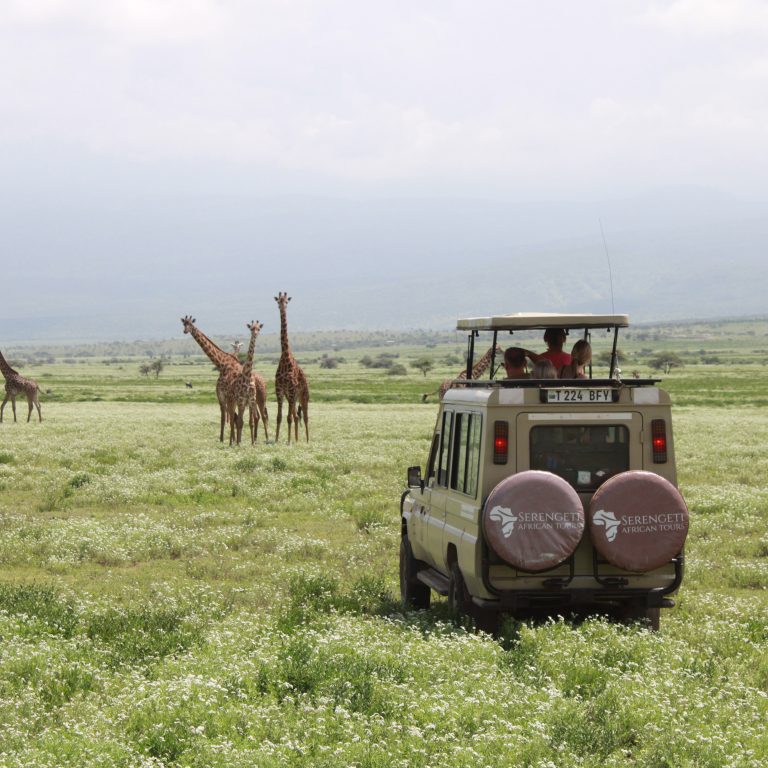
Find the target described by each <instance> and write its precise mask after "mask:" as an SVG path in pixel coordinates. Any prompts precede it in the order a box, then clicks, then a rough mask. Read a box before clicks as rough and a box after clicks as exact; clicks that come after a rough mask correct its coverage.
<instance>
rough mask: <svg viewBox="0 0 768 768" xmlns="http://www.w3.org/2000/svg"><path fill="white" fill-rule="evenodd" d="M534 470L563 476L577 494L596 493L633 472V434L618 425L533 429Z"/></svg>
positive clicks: (531, 435) (532, 456)
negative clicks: (618, 476)
mask: <svg viewBox="0 0 768 768" xmlns="http://www.w3.org/2000/svg"><path fill="white" fill-rule="evenodd" d="M530 439H531V469H541V470H544V471H545V472H552V473H553V474H555V475H559V476H560V477H562V478H563V479H564V480H566V481H567V482H568V483H570V484H571V485H572V486H573V487H574V488H575V489H576V490H577V491H584V492H587V491H594V490H595V489H597V488H598V487H599V486H600V485H601V484H602V483H604V482H605V481H606V480H607V479H608V478H609V477H611V476H612V475H615V474H618V473H619V472H625V471H627V470H628V469H629V430H628V429H627V427H626V426H624V425H623V424H617V425H603V424H599V425H597V424H596V425H581V426H577V425H569V426H567V427H562V426H550V425H541V426H537V427H533V428H532V429H531V432H530Z"/></svg>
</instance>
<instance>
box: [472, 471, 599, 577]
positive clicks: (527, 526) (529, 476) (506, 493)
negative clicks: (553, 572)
mask: <svg viewBox="0 0 768 768" xmlns="http://www.w3.org/2000/svg"><path fill="white" fill-rule="evenodd" d="M483 531H484V532H485V537H486V540H487V541H488V543H489V544H490V546H491V547H492V548H493V550H494V552H496V554H497V555H498V556H499V557H500V558H502V560H504V561H505V562H507V563H509V564H510V565H513V566H515V568H517V569H519V570H521V571H545V570H547V569H549V568H554V567H555V566H556V565H559V564H560V563H561V562H563V560H565V559H566V558H567V557H569V556H570V555H571V554H572V553H573V550H574V549H576V547H577V546H578V543H579V541H581V537H582V535H583V533H584V507H583V506H582V503H581V501H580V500H579V496H578V494H577V493H576V491H574V490H573V488H571V486H570V485H568V483H567V482H566V481H565V480H563V479H562V478H561V477H558V476H557V475H553V474H552V473H551V472H539V471H537V470H530V471H528V472H521V473H520V474H517V475H512V476H511V477H507V478H505V479H504V480H502V481H501V482H500V483H499V484H498V485H497V486H496V487H495V488H494V489H493V490H492V491H491V493H490V495H489V496H488V500H487V501H486V503H485V509H484V510H483Z"/></svg>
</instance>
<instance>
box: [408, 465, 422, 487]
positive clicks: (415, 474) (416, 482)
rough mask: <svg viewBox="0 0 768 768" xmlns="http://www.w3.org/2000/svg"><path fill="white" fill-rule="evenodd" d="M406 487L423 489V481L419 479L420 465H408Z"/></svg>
mask: <svg viewBox="0 0 768 768" xmlns="http://www.w3.org/2000/svg"><path fill="white" fill-rule="evenodd" d="M408 487H409V488H421V490H422V491H423V490H424V481H423V480H422V479H421V467H408Z"/></svg>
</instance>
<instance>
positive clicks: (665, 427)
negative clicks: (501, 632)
mask: <svg viewBox="0 0 768 768" xmlns="http://www.w3.org/2000/svg"><path fill="white" fill-rule="evenodd" d="M628 324H629V321H628V318H627V316H626V315H558V314H527V313H526V314H512V315H502V316H495V317H477V318H467V319H462V320H459V321H458V326H457V327H458V329H459V330H463V331H467V332H468V355H467V380H463V379H462V380H456V381H455V382H454V384H453V386H452V387H451V388H449V389H448V390H447V392H446V394H445V396H444V397H443V400H442V401H441V403H440V406H439V410H438V414H437V421H436V424H435V429H434V435H433V438H432V443H431V449H430V452H429V456H428V458H427V464H426V470H425V472H424V474H423V475H422V471H421V467H418V466H416V467H410V468H409V469H408V489H407V490H406V491H405V492H404V493H403V496H402V499H401V529H402V538H401V544H400V590H401V597H402V599H403V602H404V603H405V604H406V605H409V606H411V607H414V608H427V607H429V603H430V596H431V591H432V590H434V591H435V592H437V593H439V594H441V595H447V597H448V603H449V605H450V606H451V608H453V609H454V610H455V611H457V612H465V613H470V614H472V615H474V616H475V617H476V619H477V620H478V625H479V626H483V627H485V628H492V627H493V626H494V623H495V618H496V617H497V616H498V615H499V614H500V613H509V614H511V615H513V616H516V617H519V618H524V617H527V616H532V615H536V614H539V613H545V614H561V615H568V614H575V615H585V614H590V613H602V614H608V615H613V616H615V617H616V618H619V619H622V620H635V619H644V620H646V621H647V622H648V623H650V625H651V626H652V627H653V628H654V629H658V626H659V609H660V608H665V607H670V606H672V605H674V602H673V600H672V599H671V596H672V595H674V594H675V592H676V591H677V590H678V588H679V586H680V583H681V581H682V578H683V562H684V556H683V544H684V542H685V538H686V536H687V532H688V510H687V507H686V505H685V502H684V500H683V498H682V496H681V495H680V493H679V491H678V490H677V483H676V475H675V453H674V444H673V440H672V422H671V409H670V398H669V395H668V394H667V393H666V392H665V391H663V390H662V389H660V388H659V387H658V386H657V384H658V383H659V380H658V379H639V378H633V379H629V380H625V381H622V380H621V379H620V376H619V371H618V367H617V360H616V350H617V343H618V335H619V330H620V329H621V328H625V327H627V326H628ZM548 328H563V329H566V331H567V332H568V334H569V336H568V342H567V346H570V345H571V344H573V343H574V341H576V340H577V339H578V338H584V339H586V340H588V341H589V340H590V339H591V338H592V335H593V334H597V333H601V334H605V333H606V332H607V333H609V334H612V354H611V362H610V366H609V367H608V374H607V376H605V377H602V378H601V377H593V375H592V374H593V371H592V369H591V367H590V369H589V371H588V374H587V378H585V379H567V380H566V379H502V378H499V377H498V376H497V377H496V378H494V376H495V374H496V373H497V366H496V360H495V359H494V360H493V361H492V363H491V366H490V368H489V371H490V374H489V378H488V379H487V380H479V381H478V380H470V379H471V370H472V364H473V358H474V350H475V341H476V339H477V338H478V337H479V336H480V334H481V333H482V334H491V335H492V339H491V341H492V348H493V349H494V350H495V349H497V348H498V347H497V343H498V342H500V341H501V343H502V346H506V345H516V346H525V345H524V344H517V343H516V340H514V339H512V340H509V341H508V342H507V343H506V344H505V343H504V342H505V341H507V334H509V335H512V336H514V334H515V333H518V332H521V331H530V330H546V329H548ZM501 335H504V337H503V338H500V337H501ZM609 338H610V337H609ZM483 349H485V346H483ZM499 362H501V361H499ZM499 367H500V366H499ZM502 370H503V369H502Z"/></svg>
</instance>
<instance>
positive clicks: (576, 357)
mask: <svg viewBox="0 0 768 768" xmlns="http://www.w3.org/2000/svg"><path fill="white" fill-rule="evenodd" d="M591 361H592V345H591V344H590V343H589V342H588V341H587V340H586V339H579V340H578V341H577V342H576V343H575V344H574V345H573V349H572V350H571V362H570V363H569V364H568V365H564V366H563V367H562V368H561V369H560V378H561V379H586V378H587V374H586V373H584V367H585V366H587V365H589V363H590V362H591Z"/></svg>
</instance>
